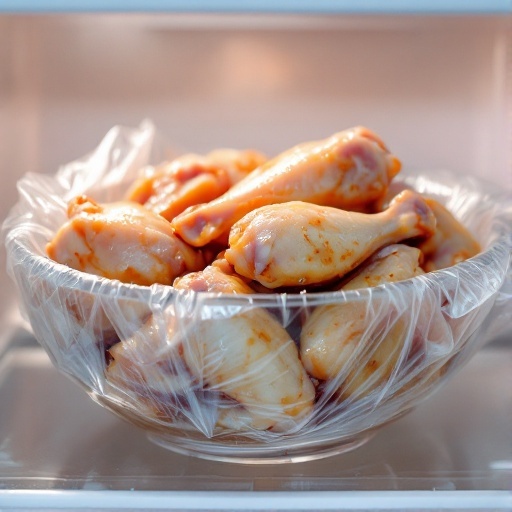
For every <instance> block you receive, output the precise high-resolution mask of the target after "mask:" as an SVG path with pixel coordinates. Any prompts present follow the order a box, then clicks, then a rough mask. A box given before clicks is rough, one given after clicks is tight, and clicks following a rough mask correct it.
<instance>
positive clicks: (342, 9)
mask: <svg viewBox="0 0 512 512" xmlns="http://www.w3.org/2000/svg"><path fill="white" fill-rule="evenodd" d="M80 12H84V13H85V12H98V13H101V12H170V13H171V12H176V13H181V12H192V13H193V12H198V13H199V12H210V13H226V12H229V13H269V14H272V13H296V14H301V13H304V14H307V13H310V14H328V13H329V14H333V13H339V14H510V13H512V0H409V1H408V0H360V1H356V0H316V1H315V0H210V1H209V0H0V13H34V14H36V13H80Z"/></svg>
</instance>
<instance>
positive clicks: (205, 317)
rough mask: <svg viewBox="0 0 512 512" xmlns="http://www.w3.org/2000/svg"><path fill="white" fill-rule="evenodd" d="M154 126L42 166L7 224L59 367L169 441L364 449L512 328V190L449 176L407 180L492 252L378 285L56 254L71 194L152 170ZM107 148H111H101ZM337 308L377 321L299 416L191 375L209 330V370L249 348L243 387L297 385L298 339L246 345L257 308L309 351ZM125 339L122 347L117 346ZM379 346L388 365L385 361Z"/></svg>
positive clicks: (177, 447) (39, 328)
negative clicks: (162, 278)
mask: <svg viewBox="0 0 512 512" xmlns="http://www.w3.org/2000/svg"><path fill="white" fill-rule="evenodd" d="M145 130H146V132H147V131H148V130H149V133H152V132H151V129H150V128H148V126H145V127H141V129H140V130H139V131H133V132H129V131H128V132H127V131H124V130H118V131H117V132H116V134H115V135H114V136H112V135H111V136H110V139H109V141H108V143H106V142H105V141H104V142H103V146H100V148H99V149H98V150H97V152H96V153H95V154H93V155H92V156H90V157H88V158H87V159H85V160H83V161H82V162H80V163H76V162H75V163H73V164H70V165H69V166H67V167H66V168H63V169H62V170H61V171H60V172H59V173H58V174H57V175H56V176H55V177H48V176H43V175H37V174H31V175H27V176H26V177H25V178H24V179H23V180H22V181H21V182H20V184H19V190H20V201H19V203H18V205H17V206H16V207H15V208H14V209H13V211H12V212H11V215H10V216H9V217H8V219H7V220H6V221H5V223H4V227H3V229H4V236H5V241H6V248H7V256H8V271H9V274H10V275H11V277H12V278H13V280H14V281H15V284H16V287H17V290H18V292H19V297H20V303H21V307H22V310H23V312H24V314H25V316H26V318H27V319H28V320H29V322H30V324H31V326H32V329H33V332H34V335H35V336H36V338H37V340H38V341H39V343H40V344H41V345H42V346H43V347H44V349H45V350H46V351H47V353H48V354H49V356H50V358H51V360H52V361H53V363H54V365H55V366H56V367H57V368H58V369H59V370H60V371H62V372H64V373H65V374H67V375H68V376H70V377H71V378H72V379H73V380H74V381H75V382H76V383H78V384H79V385H80V386H81V387H82V388H83V389H84V390H85V391H86V392H87V393H88V394H89V395H90V396H91V398H92V399H94V400H95V401H96V402H98V403H99V404H101V405H102V406H104V407H106V408H107V409H109V410H111V411H113V412H114V413H115V414H117V415H119V416H121V417H122V418H124V419H126V420H128V421H130V422H132V423H134V424H136V425H138V426H139V427H141V429H143V430H144V431H145V432H146V433H147V435H148V436H149V438H150V439H151V440H152V441H154V442H156V443H158V444H159V445H162V446H164V447H165V448H168V449H170V450H174V451H176V452H179V453H185V454H190V455H195V456H198V457H203V458H209V459H215V460H223V461H234V462H244V463H269V462H272V463H279V462H297V461H305V460H312V459H318V458H322V457H326V456H329V455H334V454H338V453H341V452H344V451H347V450H350V449H353V448H355V447H358V446H360V445H361V444H363V443H364V442H366V441H367V440H368V439H369V438H370V437H371V436H373V435H374V434H375V432H376V431H377V430H378V429H379V428H380V427H382V426H383V425H385V424H387V423H389V422H391V421H394V420H396V419H397V418H399V417H401V416H402V415H404V414H406V413H407V412H408V411H410V410H411V409H412V408H413V407H415V406H417V405H418V404H419V403H420V402H421V401H422V400H423V399H425V398H426V397H428V396H429V395H430V394H431V393H433V392H434V391H436V390H437V389H438V388H440V387H442V384H443V383H444V382H445V381H446V379H448V378H449V377H450V376H451V375H453V374H454V373H455V372H457V371H458V370H459V369H461V368H462V367H463V366H464V364H465V362H466V361H467V360H468V359H469V358H470V357H471V355H472V354H474V352H475V351H476V350H478V349H479V348H481V347H482V346H483V344H484V343H486V342H487V341H489V340H490V339H492V337H493V336H496V335H497V334H498V333H499V332H500V330H501V329H503V328H504V327H505V326H506V325H507V317H508V318H509V315H510V303H511V301H510V298H511V291H512V276H511V270H510V254H511V247H512V235H511V232H512V206H511V205H512V200H511V197H510V194H507V193H503V192H502V191H499V190H498V189H496V188H495V187H493V186H492V185H489V184H486V183H483V182H481V181H478V180H475V179H473V178H467V177H466V178H464V177H460V176H457V175H454V174H451V173H447V172H438V173H433V172H429V173H428V174H427V173H410V174H408V173H404V174H403V175H402V176H401V177H400V178H399V180H402V181H404V182H405V183H406V184H407V185H408V186H412V187H414V188H415V189H416V190H417V191H418V192H420V193H423V194H426V195H429V196H430V197H434V198H435V199H437V200H439V201H440V202H442V203H444V204H445V205H446V206H447V207H448V208H449V209H450V210H451V211H452V212H453V213H454V214H455V215H456V216H457V217H459V218H460V219H461V220H462V222H463V223H464V224H465V225H466V226H467V227H468V228H469V229H470V230H471V231H472V232H473V233H474V235H475V236H476V237H477V239H478V240H479V241H480V242H481V244H482V247H483V251H482V252H481V253H480V254H478V255H477V256H475V257H473V258H471V259H469V260H466V261H464V262H462V263H459V264H457V265H455V266H453V267H450V268H447V269H444V270H440V271H436V272H431V273H428V274H424V275H421V276H417V277H414V278H412V279H408V280H405V281H401V282H397V283H391V284H385V285H381V286H377V287H374V288H367V289H361V290H354V291H345V292H343V291H336V292H317V293H310V292H308V293H296V294H294V293H268V294H251V295H223V294H212V293H204V292H190V291H183V290H176V289H174V288H173V287H170V286H163V285H153V286H150V287H145V286H136V285H128V284H123V283H121V282H119V281H114V280H109V279H105V278H101V277H97V276H93V275H89V274H85V273H82V272H79V271H76V270H73V269H70V268H68V267H66V266H63V265H60V264H57V263H55V262H53V261H52V260H50V259H49V258H48V257H46V255H45V252H44V248H45V245H46V243H47V242H48V241H49V240H50V239H51V237H52V236H53V234H54V233H55V231H56V229H58V227H59V226H60V225H61V224H62V223H63V222H64V220H65V211H66V203H67V200H68V199H69V198H70V197H73V196H74V195H77V194H78V193H85V192H87V193H90V194H91V195H92V194H93V193H96V196H94V195H93V197H98V196H99V197H98V200H110V199H113V198H116V196H117V197H119V191H120V190H121V189H122V187H123V186H124V184H126V182H127V180H128V178H129V175H130V173H129V172H125V171H123V172H120V171H119V169H122V168H123V166H124V169H125V170H126V169H135V168H137V167H140V164H141V160H140V158H138V157H139V156H140V155H141V154H142V153H144V151H145V154H146V155H149V154H150V152H149V151H146V149H147V145H148V144H149V142H148V137H146V138H144V134H145V133H146V132H145ZM146 135H147V133H146ZM149 139H152V135H151V137H149ZM141 141H142V142H141ZM134 147H135V149H136V151H135V153H134ZM105 148H106V149H105ZM141 148H143V149H144V151H142V150H141ZM116 151H117V153H116ZM98 153H100V154H101V155H103V157H102V159H101V158H100V160H98V158H99V157H98ZM120 153H121V156H119V154H120ZM134 154H135V157H134ZM105 155H106V156H105ZM113 155H114V156H115V155H117V156H116V157H114V156H113ZM95 158H96V159H95ZM98 162H100V163H98ZM91 166H93V169H94V170H95V172H96V175H95V179H94V180H91V178H90V174H91ZM99 168H101V169H100V170H98V169H99ZM326 306H332V307H336V308H337V309H336V311H337V313H336V315H338V316H337V317H336V318H337V319H339V320H340V321H348V320H347V317H344V316H343V311H354V308H355V309H356V310H357V311H358V312H359V313H360V314H361V318H363V319H364V322H363V325H364V332H363V334H362V336H361V341H360V343H358V344H357V346H356V347H355V349H354V350H353V352H352V353H351V354H350V356H349V357H348V358H347V360H346V362H345V364H344V365H343V366H342V368H341V370H340V371H339V374H338V375H336V377H335V378H332V379H329V380H328V381H323V382H322V381H318V380H315V379H311V381H310V382H308V386H309V387H310V388H311V389H313V398H312V400H310V402H311V403H310V404H309V406H308V407H302V408H300V412H298V413H295V412H290V411H292V409H293V407H292V408H290V407H288V405H289V404H285V403H284V402H283V400H284V399H281V404H279V403H278V404H275V403H273V402H272V407H273V408H274V409H273V410H272V411H270V412H269V411H267V410H265V404H262V407H263V409H259V403H258V398H254V399H252V398H249V399H247V400H248V401H247V403H243V402H242V403H240V402H237V401H235V400H233V398H230V396H229V393H226V392H225V390H226V386H225V385H224V386H222V385H213V384H212V383H211V382H209V381H208V379H207V378H206V377H205V378H204V379H203V378H201V375H199V376H198V373H197V371H195V372H193V373H191V372H190V355H189V358H188V359H187V357H186V354H187V350H192V351H193V349H190V346H191V345H193V344H194V343H197V338H198V336H199V337H200V338H201V339H202V338H203V337H205V338H208V339H209V340H211V339H214V342H212V341H210V342H211V343H216V345H215V361H213V363H212V361H211V360H208V359H207V358H199V359H198V361H199V362H198V363H197V364H199V365H201V364H202V365H204V366H205V368H204V369H205V374H206V373H207V370H206V366H207V365H211V364H217V365H225V366H223V367H225V368H226V372H233V371H234V370H233V368H232V366H233V365H232V359H233V358H236V357H238V358H240V357H242V358H243V357H244V354H246V352H247V354H246V355H247V361H246V362H243V361H242V362H241V363H239V364H238V366H237V368H238V369H240V368H245V370H241V371H238V372H237V373H236V374H234V373H233V374H230V375H229V376H228V377H226V379H227V380H228V381H229V386H231V387H230V389H233V388H236V387H237V386H238V387H240V386H242V387H245V388H246V389H251V387H252V386H253V388H254V390H255V391H254V393H255V395H257V392H258V391H257V390H258V389H260V387H261V386H262V385H263V386H267V387H265V393H267V394H268V395H269V396H270V395H272V393H277V395H276V396H284V395H282V393H283V391H282V389H277V390H274V389H272V386H273V385H275V386H279V385H282V381H280V380H279V376H280V375H281V374H282V373H283V372H284V373H286V372H287V371H288V367H287V364H288V359H287V357H288V356H287V354H288V352H286V350H288V349H283V350H285V352H282V353H281V352H280V350H278V351H277V352H275V353H274V352H272V351H270V352H269V353H266V354H265V355H263V356H261V357H260V356H258V357H256V359H254V358H253V359H251V357H252V356H251V357H249V352H250V350H252V349H251V348H248V347H247V345H243V348H242V349H240V350H241V352H240V351H239V352H240V353H238V352H236V351H237V350H238V349H237V348H236V345H234V343H235V341H236V340H234V338H236V336H237V334H236V333H238V332H242V331H241V330H237V329H238V326H239V325H241V324H239V323H240V322H242V324H243V322H245V321H246V320H247V319H249V318H250V319H253V317H254V316H256V318H257V321H258V322H260V323H261V325H262V329H263V330H264V331H265V329H267V330H266V331H265V332H266V333H267V334H268V333H269V332H270V333H273V332H278V331H279V336H283V335H284V336H285V337H286V341H285V345H286V346H288V348H289V347H293V348H290V350H292V352H293V350H295V351H296V348H295V347H296V346H298V345H299V343H300V338H301V333H302V332H303V326H304V324H305V323H306V322H307V320H308V318H309V317H310V315H311V314H312V312H313V311H314V310H315V309H316V308H319V307H326ZM268 329H270V331H269V330H268ZM272 329H274V330H273V331H272ZM198 333H201V334H200V335H199V334H198ZM234 333H235V334H234ZM212 337H213V338H212ZM390 340H391V341H390ZM120 341H122V343H123V347H124V348H123V350H121V351H119V350H117V349H116V348H115V347H118V348H119V347H120V346H121V345H119V343H120ZM246 342H247V340H245V341H244V343H246ZM390 344H391V346H392V348H391V349H389V346H390ZM384 347H388V348H386V351H385V352H384V356H382V350H383V349H384ZM116 350H117V352H116ZM244 350H245V351H246V352H244ZM379 351H380V352H379ZM113 354H114V355H113ZM283 354H284V355H283ZM379 354H380V356H379ZM196 355H197V354H196ZM278 357H280V358H281V359H280V360H279V364H277V359H276V358H278ZM379 357H380V358H381V359H382V361H381V363H382V364H381V366H380V367H378V368H377V369H376V370H375V371H373V370H369V368H370V369H371V366H372V364H373V362H374V361H375V359H378V358H379ZM116 365H117V366H116ZM244 365H245V366H244ZM283 365H284V366H283ZM283 368H284V369H283ZM276 383H277V384H276ZM258 386H260V387H258ZM347 390H349V392H347ZM279 393H281V395H280V394H279ZM249 394H250V393H249ZM285 394H286V393H285ZM244 396H245V397H247V396H249V395H247V393H246V395H244ZM267 398H268V396H267ZM251 400H252V401H251ZM269 400H270V401H272V400H273V398H272V397H270V398H269ZM292 405H293V404H292ZM281 406H282V407H281ZM276 407H277V408H278V409H279V407H281V409H280V410H279V411H278V413H277V414H280V415H281V416H282V417H280V419H283V418H284V419H283V421H275V422H273V423H272V422H271V423H265V421H260V420H261V419H262V418H263V419H265V418H266V416H267V415H268V414H274V413H275V408H276ZM255 411H256V412H255ZM283 411H284V413H283ZM255 418H256V419H255ZM285 420H286V421H285Z"/></svg>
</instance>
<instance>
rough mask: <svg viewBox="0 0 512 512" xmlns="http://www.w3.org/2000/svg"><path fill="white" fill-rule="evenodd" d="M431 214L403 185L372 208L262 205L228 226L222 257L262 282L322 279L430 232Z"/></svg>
mask: <svg viewBox="0 0 512 512" xmlns="http://www.w3.org/2000/svg"><path fill="white" fill-rule="evenodd" d="M434 229H435V218H434V214H433V213H432V211H431V210H430V208H429V207H428V205H427V204H426V203H425V201H424V200H423V198H422V197H421V196H419V195H418V194H415V193H414V192H411V191H404V192H403V193H401V194H400V195H398V196H397V197H396V198H395V199H394V200H393V201H392V203H391V205H390V207H389V208H388V209H387V210H386V211H384V212H382V213H378V214H365V213H357V212H347V211H345V210H338V209H336V208H329V207H323V206H317V205H313V204H310V203H303V202H300V201H292V202H289V203H284V204H277V205H270V206H264V207H262V208H259V209H257V210H254V211H253V212H251V213H249V214H247V215H246V216H245V217H244V218H242V219H241V220H240V221H238V222H237V223H236V224H235V225H234V226H233V228H232V230H231V233H230V236H229V248H228V249H227V250H226V252H225V258H226V259H227V260H228V261H229V263H231V264H232V265H233V266H234V268H235V270H236V272H237V273H239V274H240V275H242V276H245V277H248V278H250V279H254V280H256V281H258V282H259V283H260V284H262V285H264V286H266V287H267V288H278V287H282V286H303V285H304V286H305V285H311V284H319V283H328V282H330V281H332V280H334V279H337V278H341V277H343V276H344V275H346V274H347V273H348V272H350V271H351V270H353V269H354V268H356V267H357V266H358V265H359V264H360V263H362V262H363V261H364V260H365V259H366V258H368V257H369V256H370V255H371V254H373V253H374V252H375V251H377V250H378V249H380V248H381V247H383V246H385V245H389V244H392V243H397V242H400V241H402V240H405V239H408V238H412V237H421V236H430V235H431V234H432V233H433V232H434Z"/></svg>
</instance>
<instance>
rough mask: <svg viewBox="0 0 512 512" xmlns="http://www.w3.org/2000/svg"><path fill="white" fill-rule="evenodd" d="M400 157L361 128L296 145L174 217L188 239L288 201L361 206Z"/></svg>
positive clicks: (201, 238) (200, 239)
mask: <svg viewBox="0 0 512 512" xmlns="http://www.w3.org/2000/svg"><path fill="white" fill-rule="evenodd" d="M399 170H400V161H399V160H398V159H397V158H396V157H395V156H393V155H392V154H390V153H389V151H388V150H387V148H386V147H385V145H384V143H383V142H382V141H381V140H380V139H379V138H378V137H377V136H376V135H375V134H374V133H372V132H371V131H370V130H368V129H366V128H362V127H357V128H353V129H350V130H345V131H342V132H339V133H337V134H335V135H333V136H331V137H329V138H328V139H325V140H322V141H318V142H311V143H306V144H302V145H299V146H296V147H294V148H292V149H290V150H289V151H287V152H285V153H283V154H281V155H279V156H277V157H276V158H274V159H273V160H270V161H269V162H267V163H265V164H263V165H261V166H260V167H258V168H257V169H255V170H254V171H253V172H252V173H250V174H249V175H248V176H247V177H246V178H244V179H243V180H242V181H240V182H239V183H237V184H236V185H235V186H234V187H232V188H231V189H230V190H228V191H227V192H226V193H225V194H223V195H222V196H220V197H219V198H217V199H215V200H213V201H211V202H210V203H206V204H203V205H198V206H195V207H191V208H189V209H187V210H186V211H184V212H183V213H182V214H180V215H178V216H177V217H176V218H175V219H174V220H173V226H174V227H175V229H176V232H177V233H178V234H179V235H180V236H181V237H182V238H183V239H184V240H186V241H187V242H188V243H190V244H191V245H194V246H203V245H206V244H207V243H208V242H210V241H212V240H215V239H217V238H219V237H221V236H222V235H223V234H224V233H226V232H227V231H228V230H229V228H230V227H231V226H232V225H233V224H234V223H235V222H236V221H238V220H239V219H241V218H242V217H243V216H244V215H245V214H247V213H249V212H250V211H252V210H254V209H256V208H259V207H261V206H264V205H269V204H276V203H284V202H287V201H307V202H310V203H315V204H321V205H327V206H335V207H338V208H345V209H349V210H359V209H361V208H363V207H364V206H365V205H367V204H369V203H371V202H372V201H374V200H376V199H377V198H379V197H380V196H381V195H382V194H384V193H385V192H386V189H387V187H388V184H389V182H390V180H391V179H392V178H393V177H394V176H395V175H396V174H397V173H398V172H399Z"/></svg>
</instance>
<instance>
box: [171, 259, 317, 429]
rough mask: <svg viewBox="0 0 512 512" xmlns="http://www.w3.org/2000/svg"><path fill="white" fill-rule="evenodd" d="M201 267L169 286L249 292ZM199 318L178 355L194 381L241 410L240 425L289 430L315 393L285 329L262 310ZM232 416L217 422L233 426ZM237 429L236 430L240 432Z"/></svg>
mask: <svg viewBox="0 0 512 512" xmlns="http://www.w3.org/2000/svg"><path fill="white" fill-rule="evenodd" d="M223 265H225V262H223V263H220V264H217V265H212V266H209V267H207V268H206V269H205V270H204V271H203V272H197V273H194V274H189V275H187V276H184V277H183V278H181V279H178V280H177V281H176V282H175V287H176V288H177V289H192V290H196V291H197V290H202V291H210V292H222V293H230V292H231V293H250V292H251V291H252V290H251V288H250V287H249V286H248V285H247V284H246V283H244V282H243V281H242V280H241V279H240V278H238V277H236V276H235V275H230V274H226V273H225V272H224V271H223V270H222V268H221V266H223ZM216 307H218V308H221V310H220V312H219V313H218V315H220V316H218V317H216V315H215V311H210V312H205V315H208V314H209V315H210V316H211V318H207V317H206V316H204V315H203V316H204V318H203V319H201V321H198V322H197V323H196V324H195V325H194V326H193V328H191V329H189V330H188V331H187V334H186V340H184V342H183V355H184V359H185V361H186V362H187V365H188V367H189V369H190V371H191V372H192V374H193V375H194V376H195V377H196V379H197V380H198V381H199V382H200V383H202V384H203V385H204V386H205V387H207V388H208V389H209V390H210V391H214V392H215V391H216V392H220V393H223V394H225V395H227V396H229V397H230V398H232V399H234V400H236V401H237V402H238V403H239V404H240V405H241V406H242V407H243V409H244V413H245V414H244V413H242V414H241V415H240V420H239V421H240V422H244V421H248V422H249V423H248V424H247V425H246V427H250V428H253V429H258V430H265V429H269V428H271V429H272V430H275V431H287V430H290V429H293V428H294V427H295V426H297V424H299V423H300V421H302V420H303V419H304V418H305V417H306V416H307V415H308V413H309V412H310V411H311V410H312V408H313V402H314V398H315V389H314V386H313V384H312V382H311V380H310V379H309V377H308V375H307V373H306V371H305V370H304V367H303V366H302V364H301V362H300V360H299V355H298V350H297V347H296V345H295V343H294V341H293V340H292V339H291V338H290V336H289V335H288V333H287V332H286V330H285V329H284V328H283V327H282V326H281V325H280V324H279V323H278V322H277V320H275V318H274V317H273V316H272V315H271V314H270V313H268V312H267V311H266V310H265V309H262V308H259V307H254V306H251V305H249V304H247V305H246V306H243V305H241V306H240V307H239V308H238V311H233V306H230V309H231V311H229V310H227V309H222V305H221V304H219V305H218V306H216ZM233 421H234V418H233V415H232V414H229V412H227V413H226V414H225V415H222V414H221V415H220V417H219V423H220V424H221V425H222V424H224V425H226V426H229V427H230V428H232V427H233ZM240 427H241V425H240V424H239V425H238V428H240Z"/></svg>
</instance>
